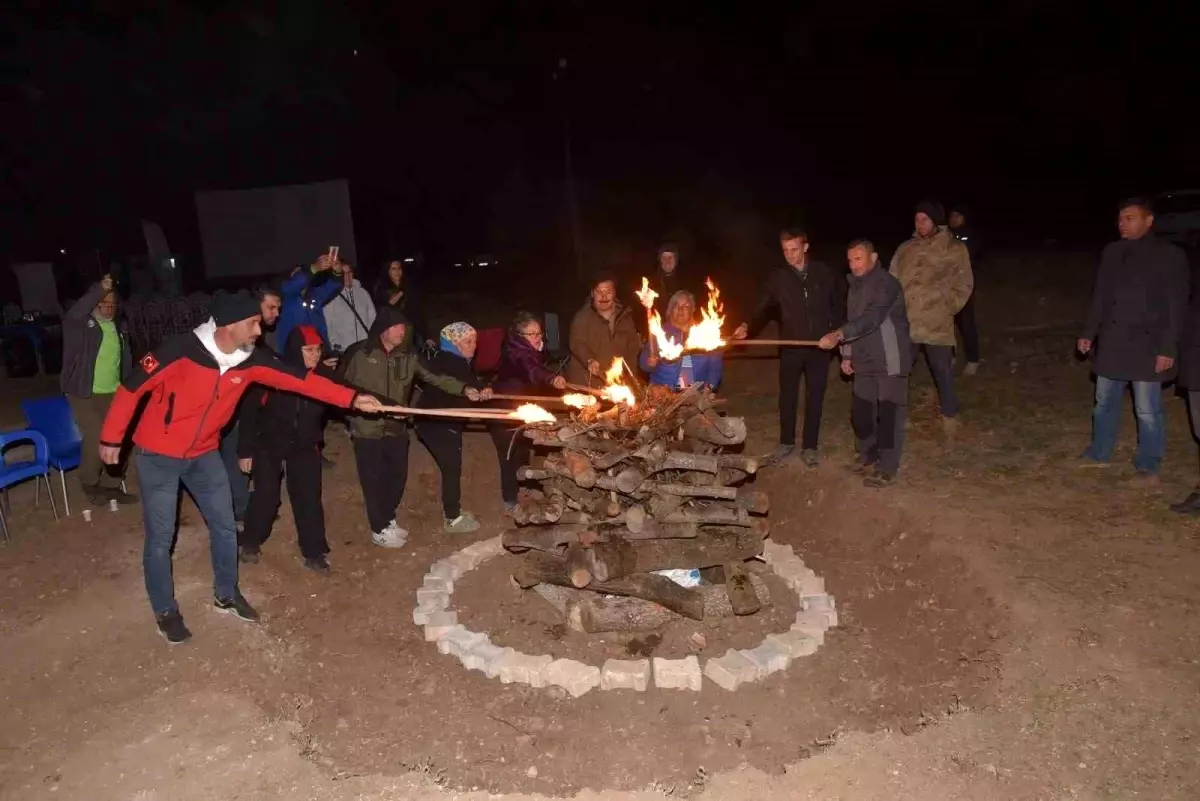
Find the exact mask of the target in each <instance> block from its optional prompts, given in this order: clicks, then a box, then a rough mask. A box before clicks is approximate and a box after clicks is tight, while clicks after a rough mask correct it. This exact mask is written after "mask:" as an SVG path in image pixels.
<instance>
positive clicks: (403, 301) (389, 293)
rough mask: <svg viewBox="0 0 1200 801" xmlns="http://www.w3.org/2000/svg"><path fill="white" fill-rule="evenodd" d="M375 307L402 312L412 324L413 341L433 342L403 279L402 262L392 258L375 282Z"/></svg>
mask: <svg viewBox="0 0 1200 801" xmlns="http://www.w3.org/2000/svg"><path fill="white" fill-rule="evenodd" d="M373 294H374V298H373V299H374V301H375V308H376V309H378V308H381V307H383V306H391V307H392V308H395V309H399V310H400V311H402V312H404V316H405V317H407V318H408V319H409V322H411V323H412V326H413V341H414V342H417V343H424V344H427V345H432V344H434V342H433V340H432V339H428V338H427V337H426V335H427V334H428V332H429V329H428V327H427V326H426V324H425V318H424V317H423V316H422V314H421V308H420V303H419V302H418V300H417V298H416V297H415V296H414V294H413V291H412V289H411V288H409V286H408V284H406V283H405V281H404V262H402V261H400V260H399V259H392V260H391V261H390V262H388V263H387V267H386V268H385V269H384V271H383V273H382V274H380V276H379V280H378V281H376V282H375V291H374V293H373Z"/></svg>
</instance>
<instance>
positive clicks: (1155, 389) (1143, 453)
mask: <svg viewBox="0 0 1200 801" xmlns="http://www.w3.org/2000/svg"><path fill="white" fill-rule="evenodd" d="M1131 383H1132V384H1133V408H1134V411H1135V412H1136V413H1137V428H1138V446H1137V454H1136V455H1135V456H1134V457H1133V466H1134V467H1135V468H1137V469H1138V470H1139V471H1141V472H1144V473H1157V472H1158V465H1159V463H1160V462H1162V458H1163V453H1164V451H1165V449H1166V441H1167V436H1166V426H1165V422H1166V421H1165V419H1164V417H1163V402H1162V383H1161V382H1159V381H1132V382H1130V381H1121V380H1119V379H1113V378H1105V377H1104V376H1096V407H1095V409H1094V410H1093V411H1092V444H1091V445H1089V446H1088V449H1087V451H1086V452H1085V453H1084V457H1085V458H1088V459H1094V460H1095V461H1097V462H1107V461H1108V460H1109V459H1111V458H1112V455H1113V451H1114V450H1115V449H1116V447H1117V432H1118V431H1119V430H1120V428H1121V407H1122V406H1124V403H1125V390H1126V388H1127V387H1128V386H1129V385H1130V384H1131Z"/></svg>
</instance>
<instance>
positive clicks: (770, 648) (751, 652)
mask: <svg viewBox="0 0 1200 801" xmlns="http://www.w3.org/2000/svg"><path fill="white" fill-rule="evenodd" d="M738 653H740V654H741V655H742V656H744V657H746V658H747V659H749V660H750V661H751V662H753V663H754V664H755V665H756V666H757V667H758V677H759V678H762V677H763V676H769V675H771V674H772V673H778V672H779V671H781V670H787V666H788V663H789V662H791V661H792V657H791V655H790V654H789V653H788V652H787V651H785V650H783V649H782V648H780V647H779V646H778V645H776V644H775V643H773V642H771V641H770V640H763V642H762V643H760V644H759V645H758V646H757V647H755V648H748V649H743V650H742V651H739V652H738Z"/></svg>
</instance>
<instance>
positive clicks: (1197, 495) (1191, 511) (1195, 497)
mask: <svg viewBox="0 0 1200 801" xmlns="http://www.w3.org/2000/svg"><path fill="white" fill-rule="evenodd" d="M1170 508H1171V511H1172V512H1175V513H1176V514H1180V515H1189V516H1195V515H1200V489H1194V490H1192V492H1191V494H1190V495H1188V496H1187V497H1186V498H1184V499H1183V500H1182V501H1180V502H1179V503H1173V504H1171V507H1170Z"/></svg>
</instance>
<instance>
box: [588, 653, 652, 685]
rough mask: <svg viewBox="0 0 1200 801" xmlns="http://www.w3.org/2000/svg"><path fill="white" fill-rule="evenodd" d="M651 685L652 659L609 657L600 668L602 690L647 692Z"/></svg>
mask: <svg viewBox="0 0 1200 801" xmlns="http://www.w3.org/2000/svg"><path fill="white" fill-rule="evenodd" d="M649 685H650V660H649V659H638V660H635V661H631V660H628V659H609V660H607V661H605V663H604V667H602V668H600V689H601V690H636V691H637V692H645V691H646V688H647V687H648V686H649Z"/></svg>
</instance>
